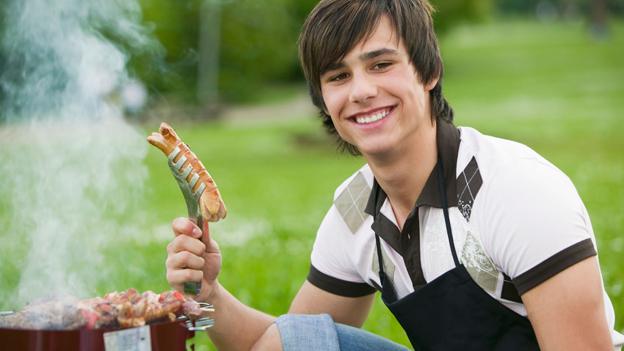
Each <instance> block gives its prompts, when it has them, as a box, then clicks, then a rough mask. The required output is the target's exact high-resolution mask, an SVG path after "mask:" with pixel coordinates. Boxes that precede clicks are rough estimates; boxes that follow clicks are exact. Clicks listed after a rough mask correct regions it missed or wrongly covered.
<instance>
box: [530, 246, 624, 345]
mask: <svg viewBox="0 0 624 351" xmlns="http://www.w3.org/2000/svg"><path fill="white" fill-rule="evenodd" d="M522 301H523V303H524V305H525V307H526V309H527V313H528V317H529V320H530V321H531V324H532V326H533V329H534V330H535V334H536V336H537V339H538V341H539V344H540V348H541V349H542V350H612V349H613V344H612V343H611V337H610V331H609V327H608V325H607V319H606V315H605V309H604V300H603V289H602V283H601V279H600V270H599V268H598V260H597V259H596V257H595V256H593V257H590V258H587V259H585V260H583V261H581V262H579V263H576V264H574V265H573V266H571V267H569V268H567V269H565V270H564V271H562V272H560V273H558V274H557V275H555V276H553V277H551V278H550V279H548V280H546V281H545V282H543V283H541V284H540V285H538V286H536V287H534V288H533V289H531V290H529V291H527V292H526V293H525V294H523V295H522Z"/></svg>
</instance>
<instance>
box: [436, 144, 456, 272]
mask: <svg viewBox="0 0 624 351" xmlns="http://www.w3.org/2000/svg"><path fill="white" fill-rule="evenodd" d="M436 168H437V169H438V189H439V195H440V197H441V198H442V199H441V200H442V211H444V223H445V224H446V235H447V237H448V240H449V245H450V247H451V254H452V255H453V262H455V267H459V266H460V263H459V259H458V258H457V252H456V251H455V244H454V243H453V231H452V229H451V220H450V216H449V211H448V199H447V198H446V184H445V182H444V166H443V165H442V158H441V157H440V154H439V153H438V165H437V166H436Z"/></svg>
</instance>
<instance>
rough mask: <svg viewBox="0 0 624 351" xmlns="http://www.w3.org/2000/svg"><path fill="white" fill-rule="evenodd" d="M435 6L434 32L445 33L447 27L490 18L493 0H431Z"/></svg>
mask: <svg viewBox="0 0 624 351" xmlns="http://www.w3.org/2000/svg"><path fill="white" fill-rule="evenodd" d="M431 3H432V5H433V6H434V8H435V10H436V11H435V13H434V16H433V17H434V22H435V28H436V32H437V33H438V34H439V35H440V34H444V33H446V32H447V31H448V30H449V29H451V28H453V27H455V26H457V25H461V24H465V23H478V22H483V21H486V20H489V19H491V17H492V12H493V8H494V7H493V5H494V4H493V0H431Z"/></svg>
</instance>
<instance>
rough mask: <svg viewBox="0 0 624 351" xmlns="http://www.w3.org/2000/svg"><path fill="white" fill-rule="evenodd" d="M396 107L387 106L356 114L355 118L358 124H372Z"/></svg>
mask: <svg viewBox="0 0 624 351" xmlns="http://www.w3.org/2000/svg"><path fill="white" fill-rule="evenodd" d="M393 109H394V107H387V108H384V109H382V110H378V111H375V112H373V113H368V114H362V115H358V116H355V117H354V118H353V120H354V121H355V123H357V124H370V123H374V122H377V121H380V120H382V119H384V118H385V117H386V116H388V115H389V114H390V112H392V110H393Z"/></svg>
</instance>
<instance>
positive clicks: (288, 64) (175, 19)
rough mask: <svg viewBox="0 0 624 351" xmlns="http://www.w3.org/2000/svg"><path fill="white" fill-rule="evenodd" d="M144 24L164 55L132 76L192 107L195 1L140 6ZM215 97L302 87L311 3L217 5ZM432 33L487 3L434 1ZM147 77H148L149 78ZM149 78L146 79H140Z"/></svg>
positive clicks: (251, 0)
mask: <svg viewBox="0 0 624 351" xmlns="http://www.w3.org/2000/svg"><path fill="white" fill-rule="evenodd" d="M141 3H142V5H143V12H144V17H145V21H146V22H147V23H150V24H153V26H154V33H155V35H156V36H157V37H158V39H159V40H160V42H161V43H162V45H163V46H164V48H165V49H166V56H165V62H163V63H167V65H168V69H164V67H165V66H164V65H163V64H160V63H159V62H151V63H148V67H147V68H146V67H143V66H142V63H141V62H138V63H137V64H135V65H133V67H134V70H135V71H136V72H137V73H138V74H139V75H140V76H141V77H143V79H145V80H147V82H148V86H150V87H152V88H153V89H157V90H159V91H162V92H168V93H173V94H176V95H181V96H183V97H185V98H186V99H185V101H187V102H191V103H196V93H197V92H196V87H197V71H198V68H197V66H198V65H199V64H201V63H200V62H199V61H198V53H197V52H198V41H199V40H200V38H199V25H200V23H199V21H200V20H201V16H200V11H201V1H200V0H192V1H187V2H179V1H166V0H149V1H148V0H141ZM213 3H214V4H217V5H212V7H213V8H215V7H216V6H218V7H219V11H220V43H219V50H220V54H219V69H220V72H219V91H220V96H221V98H222V100H223V101H225V102H245V101H250V100H255V99H256V98H257V95H258V92H259V91H261V90H263V88H264V87H265V86H266V85H267V84H273V83H284V82H292V81H302V80H303V75H302V74H301V72H300V69H299V65H298V60H297V46H296V42H297V38H298V35H299V30H300V28H301V25H302V24H303V22H304V20H305V18H306V17H307V15H308V13H309V11H310V10H311V9H312V7H313V6H314V5H316V3H317V1H316V0H305V1H300V0H296V1H295V0H263V1H257V0H228V1H225V0H220V1H214V2H213ZM434 5H435V6H436V8H437V9H438V11H437V12H436V14H435V21H436V28H437V30H438V31H440V32H446V31H447V30H448V29H449V28H451V27H453V26H455V25H457V24H460V23H464V22H476V21H483V20H486V19H488V18H489V17H490V15H491V12H492V0H461V1H459V0H437V1H434ZM150 73H151V74H150ZM146 74H149V75H146Z"/></svg>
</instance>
